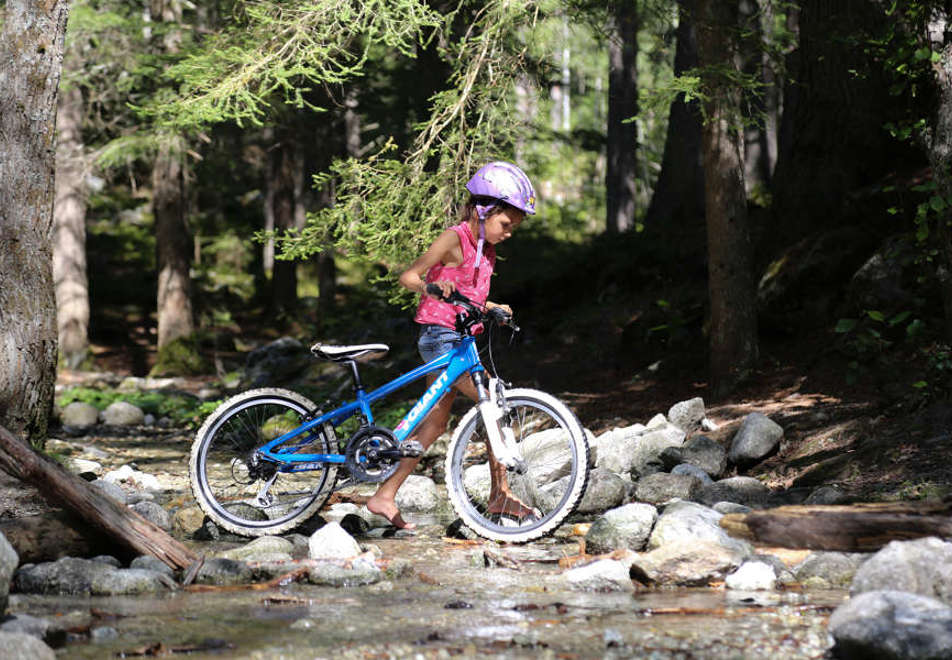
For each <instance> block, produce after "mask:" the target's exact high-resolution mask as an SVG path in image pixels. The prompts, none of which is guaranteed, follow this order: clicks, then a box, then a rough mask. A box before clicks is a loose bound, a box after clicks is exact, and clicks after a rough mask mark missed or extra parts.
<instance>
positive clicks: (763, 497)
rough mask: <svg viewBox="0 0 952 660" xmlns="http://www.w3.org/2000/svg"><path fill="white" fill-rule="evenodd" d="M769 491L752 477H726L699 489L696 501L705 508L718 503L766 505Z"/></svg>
mask: <svg viewBox="0 0 952 660" xmlns="http://www.w3.org/2000/svg"><path fill="white" fill-rule="evenodd" d="M769 495H770V489H769V488H767V486H765V485H764V484H763V483H761V482H760V481H758V480H757V479H754V478H753V477H728V478H727V479H721V480H719V481H715V482H714V483H713V484H708V485H706V486H704V487H702V488H701V492H700V493H699V494H698V501H699V502H701V503H702V504H705V505H707V506H714V505H715V504H717V503H718V502H734V503H735V504H742V505H744V506H749V507H754V508H756V507H762V506H764V505H766V504H767V498H768V496H769Z"/></svg>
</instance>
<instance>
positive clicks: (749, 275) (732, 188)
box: [697, 0, 758, 396]
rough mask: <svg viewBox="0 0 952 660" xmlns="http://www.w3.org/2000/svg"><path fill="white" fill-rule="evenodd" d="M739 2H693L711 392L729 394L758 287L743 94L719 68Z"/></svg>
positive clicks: (740, 373) (730, 62) (730, 56)
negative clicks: (701, 86) (704, 90)
mask: <svg viewBox="0 0 952 660" xmlns="http://www.w3.org/2000/svg"><path fill="white" fill-rule="evenodd" d="M737 19H738V6H737V0H730V1H729V2H728V1H726V0H698V21H697V29H698V34H697V42H698V63H699V65H700V66H701V67H702V69H707V73H706V76H707V77H708V81H707V86H708V88H709V90H710V91H709V95H710V97H709V98H710V100H709V101H708V102H707V103H706V104H705V114H706V121H705V123H704V127H703V130H702V147H703V153H704V184H705V185H704V188H705V196H704V199H705V210H706V214H707V246H708V249H707V254H708V290H709V299H710V305H711V323H710V376H711V385H712V391H713V393H714V395H715V396H720V395H723V394H725V393H726V392H728V391H730V390H731V389H732V388H733V386H734V385H736V384H737V382H739V381H740V380H741V379H742V378H743V377H744V376H745V375H746V374H747V373H748V372H749V371H750V370H751V369H752V368H753V366H754V364H755V362H756V361H757V354H758V346H757V310H756V287H755V284H754V276H753V269H752V261H751V258H752V252H751V244H750V236H749V228H748V220H747V197H746V194H745V190H744V160H743V155H742V154H743V153H744V140H743V136H742V134H741V128H740V126H739V125H738V124H739V119H740V116H741V115H740V90H739V89H738V88H737V87H736V85H735V84H732V82H731V81H730V79H729V77H725V78H722V79H720V80H718V79H715V78H714V76H717V75H718V73H717V72H718V71H724V70H728V69H733V70H734V71H735V72H736V71H737V69H736V60H735V58H734V54H735V51H736V38H735V35H736V31H737V28H738V22H737Z"/></svg>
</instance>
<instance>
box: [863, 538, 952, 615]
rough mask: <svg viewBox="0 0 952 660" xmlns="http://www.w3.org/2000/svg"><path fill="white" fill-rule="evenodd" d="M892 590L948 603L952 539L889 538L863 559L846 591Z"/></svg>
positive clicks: (951, 587) (951, 582)
mask: <svg viewBox="0 0 952 660" xmlns="http://www.w3.org/2000/svg"><path fill="white" fill-rule="evenodd" d="M881 590H895V591H906V592H909V593H916V594H920V595H923V596H928V597H930V598H935V599H937V600H941V601H942V602H944V603H945V604H946V605H952V543H948V542H946V541H942V540H940V539H937V538H934V537H931V538H923V539H916V540H914V541H891V542H890V543H889V544H887V545H886V546H885V547H883V548H882V549H881V550H879V551H878V552H877V553H876V554H874V555H873V556H872V557H870V558H869V559H868V560H867V561H865V562H863V564H862V566H860V567H859V568H858V569H857V571H856V575H855V576H854V577H853V583H852V586H851V587H850V593H852V594H859V593H863V592H865V591H881Z"/></svg>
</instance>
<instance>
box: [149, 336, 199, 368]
mask: <svg viewBox="0 0 952 660" xmlns="http://www.w3.org/2000/svg"><path fill="white" fill-rule="evenodd" d="M211 370H212V366H211V365H210V364H209V363H208V361H207V360H206V359H205V358H204V357H203V355H202V350H201V347H200V345H199V340H198V338H197V337H196V336H195V335H190V336H188V337H179V338H178V339H176V340H174V341H171V342H169V343H168V344H166V345H165V346H163V347H162V348H160V349H159V354H158V358H157V359H156V362H155V366H154V367H152V371H150V372H149V375H150V376H153V377H156V376H195V375H200V374H207V373H209V372H211Z"/></svg>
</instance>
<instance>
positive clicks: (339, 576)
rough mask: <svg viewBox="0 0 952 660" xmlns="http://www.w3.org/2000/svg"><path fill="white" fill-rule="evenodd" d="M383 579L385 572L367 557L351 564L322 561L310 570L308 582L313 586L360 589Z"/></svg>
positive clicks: (355, 560) (350, 562) (358, 558)
mask: <svg viewBox="0 0 952 660" xmlns="http://www.w3.org/2000/svg"><path fill="white" fill-rule="evenodd" d="M382 579H383V571H381V570H380V569H379V568H378V567H377V565H376V564H375V563H374V562H373V560H372V559H371V558H370V557H366V556H365V557H356V558H354V559H353V560H351V561H349V562H339V561H322V562H319V563H317V564H315V565H314V566H311V567H310V568H309V569H308V580H309V581H310V582H311V583H312V584H320V585H324V586H329V587H358V586H361V585H365V584H374V583H376V582H380V581H381V580H382Z"/></svg>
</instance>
